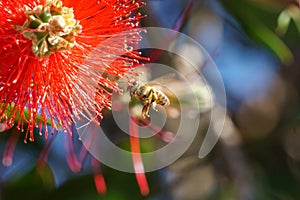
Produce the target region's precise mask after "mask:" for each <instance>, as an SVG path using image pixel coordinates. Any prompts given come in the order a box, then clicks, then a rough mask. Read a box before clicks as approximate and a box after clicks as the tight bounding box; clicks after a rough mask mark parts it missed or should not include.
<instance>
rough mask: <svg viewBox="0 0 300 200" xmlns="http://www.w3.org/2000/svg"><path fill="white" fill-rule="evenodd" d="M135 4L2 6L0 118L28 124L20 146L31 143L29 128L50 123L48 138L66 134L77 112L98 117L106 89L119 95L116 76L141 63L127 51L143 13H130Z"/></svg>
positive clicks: (15, 1)
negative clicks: (59, 130)
mask: <svg viewBox="0 0 300 200" xmlns="http://www.w3.org/2000/svg"><path fill="white" fill-rule="evenodd" d="M141 5H142V3H141V1H140V0H106V1H98V0H89V1H88V2H87V1H73V0H61V1H58V0H52V1H51V0H10V1H1V2H0V55H1V57H0V101H1V104H0V116H3V117H5V118H6V117H7V118H8V122H9V123H10V122H11V123H14V122H17V128H18V129H19V130H21V131H23V125H24V124H27V125H28V132H27V133H26V137H25V141H26V140H27V138H28V137H29V139H30V141H33V140H34V129H35V128H36V127H38V128H41V126H42V125H43V126H46V125H48V124H50V125H51V126H52V133H54V131H55V130H57V129H58V128H62V129H64V130H66V131H67V132H70V133H71V130H70V128H69V127H70V125H71V124H72V123H73V121H75V120H74V118H78V117H79V116H80V115H81V114H82V110H88V111H90V113H96V115H98V116H99V118H101V111H102V109H103V108H105V107H107V108H109V107H110V106H111V95H112V92H117V91H119V88H118V85H117V83H116V79H117V78H120V77H122V76H124V74H125V73H127V72H128V71H129V70H130V69H131V68H133V67H136V66H138V65H139V61H138V60H139V59H142V58H141V56H140V54H139V52H136V51H134V50H133V47H135V46H136V45H138V43H139V41H140V39H141V37H140V32H141V31H142V30H141V29H138V28H136V27H137V26H138V25H139V19H140V18H141V17H142V16H141V15H140V14H136V13H134V11H135V10H136V9H138V8H140V7H141ZM109 38H111V39H109ZM107 39H109V40H107ZM87 58H89V59H87ZM92 117H94V116H92ZM94 118H95V117H94ZM0 120H1V119H0ZM47 135H48V132H47V129H46V128H45V134H44V136H45V138H47Z"/></svg>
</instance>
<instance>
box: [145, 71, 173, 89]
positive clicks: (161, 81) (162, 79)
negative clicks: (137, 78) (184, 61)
mask: <svg viewBox="0 0 300 200" xmlns="http://www.w3.org/2000/svg"><path fill="white" fill-rule="evenodd" d="M175 76H176V74H175V73H170V74H165V75H162V76H159V77H157V78H155V79H153V80H151V81H149V82H147V84H148V85H151V86H163V85H166V83H169V82H171V81H174V80H176V79H175Z"/></svg>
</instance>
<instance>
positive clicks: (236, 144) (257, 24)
mask: <svg viewBox="0 0 300 200" xmlns="http://www.w3.org/2000/svg"><path fill="white" fill-rule="evenodd" d="M146 3H147V6H146V7H144V8H143V9H142V10H141V12H142V13H143V14H145V15H147V17H146V18H144V19H143V20H142V24H141V25H142V26H144V27H149V26H155V27H163V28H170V29H173V30H177V31H180V32H182V33H184V34H186V35H188V36H190V37H191V38H193V39H195V40H196V41H197V42H198V43H200V44H201V45H202V46H203V47H204V48H205V50H206V51H207V52H208V53H209V54H210V56H211V57H212V59H213V60H214V62H215V63H216V64H217V66H218V69H219V71H220V73H221V75H222V78H223V81H224V86H225V89H226V95H227V105H226V109H227V116H226V121H225V125H224V130H223V132H222V135H221V138H220V140H219V141H218V143H217V145H216V146H215V147H214V149H213V151H212V152H210V154H209V155H208V156H207V157H205V158H203V159H199V157H198V151H199V147H200V145H201V141H202V140H201V139H202V138H203V133H205V130H206V129H207V126H208V124H209V120H210V109H209V106H207V105H208V104H205V102H204V103H203V104H202V106H204V107H203V112H202V113H201V123H200V125H199V133H198V137H197V138H196V139H195V141H194V143H193V145H192V146H191V147H190V148H189V149H188V151H187V152H186V153H185V154H184V155H183V156H182V157H181V158H180V159H179V160H177V161H176V162H175V163H173V164H172V165H170V166H169V167H166V168H164V169H161V170H159V171H155V172H151V173H147V174H146V176H147V180H148V182H149V187H150V193H149V194H148V195H147V196H143V195H141V194H140V191H139V187H138V185H137V182H136V179H135V175H134V174H129V173H123V172H119V171H116V170H114V169H111V168H109V167H106V166H104V165H102V167H101V169H102V173H103V175H104V177H105V181H106V184H107V191H106V193H105V194H99V193H98V192H97V190H96V187H95V184H94V173H95V170H94V167H93V165H92V164H91V160H92V158H91V156H89V155H87V156H83V157H84V158H83V159H84V160H85V165H84V166H83V168H82V169H81V170H80V171H79V172H74V171H76V169H70V167H69V166H68V164H67V160H66V158H70V154H71V153H70V152H69V151H68V148H70V147H68V148H66V146H71V148H72V149H73V150H74V152H75V153H76V154H77V155H81V153H82V152H81V149H82V148H81V146H82V145H81V143H80V141H79V140H78V136H77V135H76V134H74V136H73V138H69V137H67V136H65V135H64V134H63V133H62V134H58V135H56V136H51V137H49V139H48V141H44V140H43V138H42V137H40V138H39V137H36V138H37V141H35V142H34V143H28V144H24V143H23V140H22V136H19V134H18V133H17V131H16V130H15V129H14V128H12V129H9V130H7V131H4V132H2V133H1V134H0V153H1V155H2V156H3V157H5V155H6V157H7V154H13V160H7V159H4V160H3V163H2V165H0V199H73V200H76V199H113V200H119V199H120V200H126V199H130V200H131V199H148V200H160V199H178V200H202V199H204V200H231V199H233V200H235V199H239V200H252V199H262V200H274V199H279V200H297V199H300V149H299V147H300V123H299V120H300V104H299V89H300V68H299V62H300V8H299V6H300V2H298V1H296V0H295V1H292V0H276V1H275V0H240V1H236V0H209V1H208V0H207V1H201V0H194V1H188V0H149V1H146ZM170 37H171V36H170ZM172 37H173V36H172ZM172 37H171V39H172V40H171V41H170V43H166V44H165V45H166V48H168V46H171V45H172V44H173V43H172V42H173V41H176V37H174V38H172ZM177 48H182V51H183V52H184V51H186V53H187V54H189V55H190V56H191V58H190V59H198V57H197V53H195V52H197V51H194V50H193V49H191V47H187V46H186V45H184V44H182V46H180V45H179V46H178V47H177ZM144 54H145V56H152V57H155V61H156V62H158V63H164V64H167V65H168V66H173V67H174V68H176V69H178V70H180V69H181V70H184V66H185V65H184V63H183V62H182V61H180V60H178V59H177V58H176V56H174V55H170V54H168V53H163V52H155V51H149V50H147V51H145V52H144ZM181 67H182V68H181ZM199 69H200V70H201V66H199ZM195 87H197V86H195ZM199 87H201V86H200V85H199ZM205 95H207V94H206V93H205V92H204V93H203V94H202V97H201V98H202V100H203V101H205V100H206V99H207V98H206V97H205ZM215 103H216V104H218V102H215ZM112 121H113V120H112V116H111V113H110V112H109V111H107V112H105V115H104V120H103V121H102V125H101V126H102V127H103V128H104V129H105V130H107V131H106V132H109V133H110V135H109V137H110V139H111V140H112V141H114V142H115V143H118V145H120V146H122V147H123V148H125V149H126V148H127V149H128V146H129V144H128V137H126V136H122V135H119V130H118V129H117V128H116V127H115V124H114V123H113V122H112ZM175 122H176V121H175ZM175 122H173V121H172V120H170V121H169V124H167V127H170V126H172V123H175ZM17 139H18V140H17ZM159 140H160V138H156V139H154V140H147V141H144V142H142V143H141V145H142V146H141V148H142V150H143V151H147V150H151V149H152V148H153V146H155V145H157V143H159ZM298 145H299V146H298ZM14 146H16V148H15V149H14ZM48 146H51V148H48ZM10 149H11V150H10ZM13 149H14V151H13ZM66 149H67V150H66ZM47 151H49V152H47ZM45 152H46V153H49V155H48V162H47V163H43V164H42V166H41V165H38V164H37V163H41V162H39V158H40V155H41V153H42V154H43V153H45ZM83 155H84V153H83ZM71 157H72V156H71ZM8 165H10V166H8Z"/></svg>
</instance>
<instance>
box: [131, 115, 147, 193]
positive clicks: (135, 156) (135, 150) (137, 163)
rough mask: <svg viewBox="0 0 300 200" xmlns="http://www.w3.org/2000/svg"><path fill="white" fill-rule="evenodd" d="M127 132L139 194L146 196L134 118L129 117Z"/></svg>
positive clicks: (144, 176)
mask: <svg viewBox="0 0 300 200" xmlns="http://www.w3.org/2000/svg"><path fill="white" fill-rule="evenodd" d="M129 132H130V148H131V155H132V162H133V168H134V172H135V177H136V180H137V182H138V185H139V188H140V192H141V194H142V195H148V194H149V186H148V182H147V179H146V175H145V170H144V165H143V161H142V156H141V150H140V140H139V134H138V119H136V118H134V117H130V119H129Z"/></svg>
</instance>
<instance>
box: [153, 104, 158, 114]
mask: <svg viewBox="0 0 300 200" xmlns="http://www.w3.org/2000/svg"><path fill="white" fill-rule="evenodd" d="M156 106H157V103H156V102H155V101H154V102H152V108H153V110H155V111H156V112H157V111H158V109H157V107H156Z"/></svg>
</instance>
